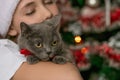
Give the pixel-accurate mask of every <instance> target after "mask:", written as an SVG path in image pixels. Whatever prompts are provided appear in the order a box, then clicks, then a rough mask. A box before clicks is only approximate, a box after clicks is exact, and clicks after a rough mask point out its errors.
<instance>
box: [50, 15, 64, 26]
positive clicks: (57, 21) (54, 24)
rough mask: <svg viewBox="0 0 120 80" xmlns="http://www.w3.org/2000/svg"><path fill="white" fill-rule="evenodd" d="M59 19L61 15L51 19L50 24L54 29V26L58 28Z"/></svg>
mask: <svg viewBox="0 0 120 80" xmlns="http://www.w3.org/2000/svg"><path fill="white" fill-rule="evenodd" d="M61 17H62V15H61V14H58V15H56V16H54V17H53V19H52V21H51V22H52V24H53V26H54V27H56V26H58V25H59V24H60V21H61Z"/></svg>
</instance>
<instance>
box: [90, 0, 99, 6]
mask: <svg viewBox="0 0 120 80" xmlns="http://www.w3.org/2000/svg"><path fill="white" fill-rule="evenodd" d="M88 3H89V4H90V5H96V4H97V1H96V0H89V2H88Z"/></svg>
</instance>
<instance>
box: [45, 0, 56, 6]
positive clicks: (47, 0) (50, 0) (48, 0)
mask: <svg viewBox="0 0 120 80" xmlns="http://www.w3.org/2000/svg"><path fill="white" fill-rule="evenodd" d="M54 2H55V0H43V3H44V4H48V5H50V4H53V3H54Z"/></svg>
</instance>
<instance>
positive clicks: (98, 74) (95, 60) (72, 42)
mask: <svg viewBox="0 0 120 80" xmlns="http://www.w3.org/2000/svg"><path fill="white" fill-rule="evenodd" d="M57 4H58V7H59V9H60V11H61V13H62V20H61V28H60V33H61V35H62V38H63V41H64V42H65V43H66V44H67V45H68V46H69V48H70V50H71V51H72V52H73V54H74V56H75V58H76V62H77V66H78V67H79V71H80V73H81V75H82V77H83V78H84V80H120V77H119V76H120V0H57Z"/></svg>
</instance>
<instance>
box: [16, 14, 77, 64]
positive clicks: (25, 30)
mask: <svg viewBox="0 0 120 80" xmlns="http://www.w3.org/2000/svg"><path fill="white" fill-rule="evenodd" d="M59 22H60V16H59V15H57V16H55V17H53V18H52V19H49V20H47V21H44V22H42V23H36V24H33V25H28V24H26V23H24V22H22V23H21V24H20V26H21V34H20V36H19V37H18V44H19V46H20V49H27V50H29V51H30V52H31V53H32V55H28V56H27V62H28V63H29V64H35V63H37V62H39V61H52V62H54V63H57V64H65V63H66V62H71V63H73V64H75V60H74V57H73V55H72V53H71V51H70V50H69V49H68V48H67V47H66V46H65V45H64V43H63V41H62V39H61V36H60V33H59V27H58V25H59Z"/></svg>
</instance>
